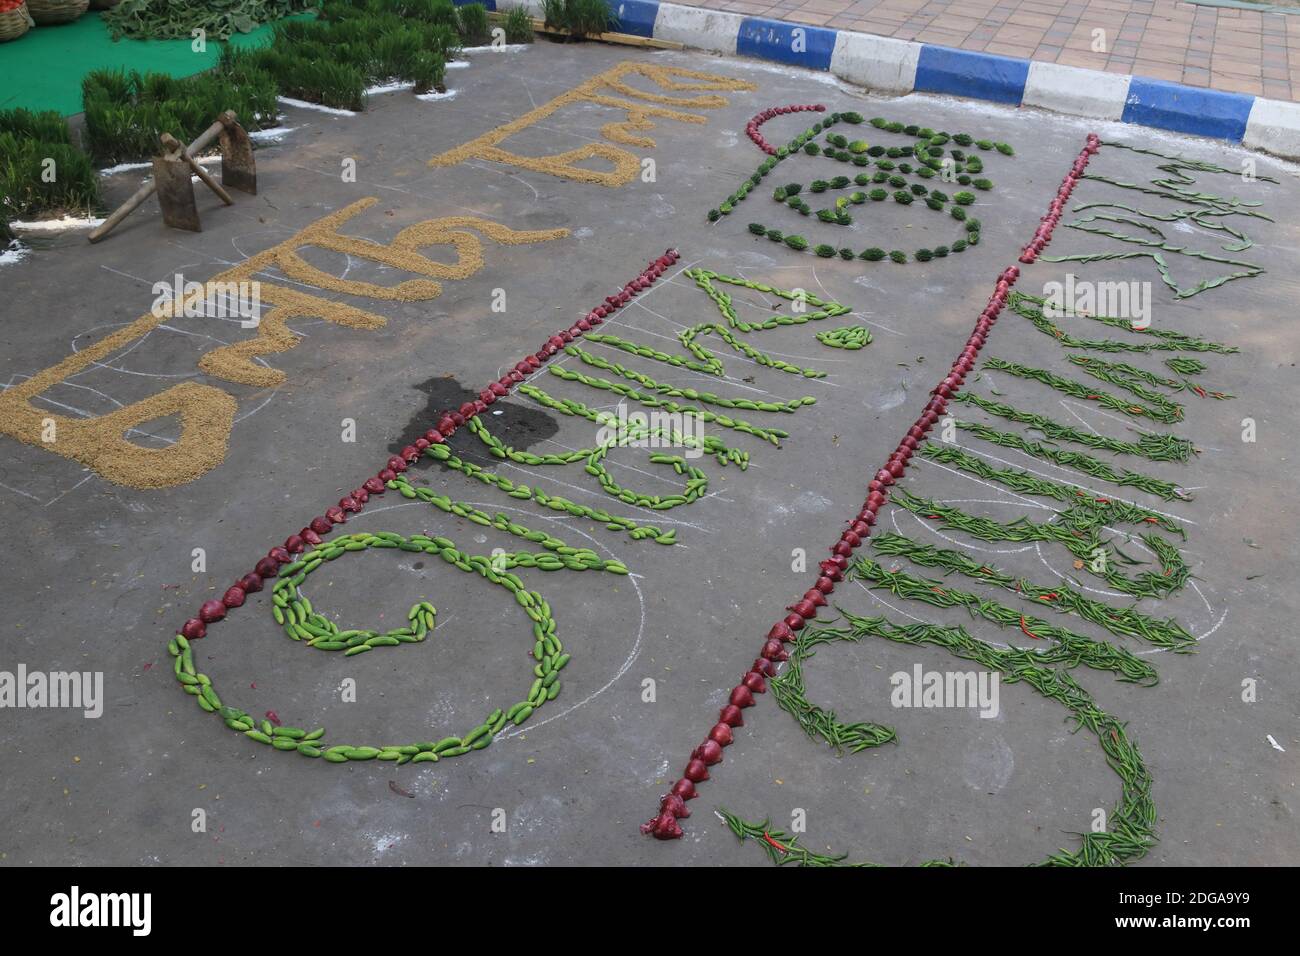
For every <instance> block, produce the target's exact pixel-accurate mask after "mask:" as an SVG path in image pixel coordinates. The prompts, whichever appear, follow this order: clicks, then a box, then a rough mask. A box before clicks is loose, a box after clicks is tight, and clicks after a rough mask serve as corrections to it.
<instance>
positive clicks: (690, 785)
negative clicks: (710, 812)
mask: <svg viewBox="0 0 1300 956" xmlns="http://www.w3.org/2000/svg"><path fill="white" fill-rule="evenodd" d="M669 792H670V793H671V794H673V796H677V797H681V798H682V799H683V800H694V799H695V798H696V797H698V796H699V794H698V793H696V791H695V783H694V781H691V780H688V779H686V778H685V777H682V779H680V780H678V781H677V782H676V783H675V784H673V788H672V790H670V791H669Z"/></svg>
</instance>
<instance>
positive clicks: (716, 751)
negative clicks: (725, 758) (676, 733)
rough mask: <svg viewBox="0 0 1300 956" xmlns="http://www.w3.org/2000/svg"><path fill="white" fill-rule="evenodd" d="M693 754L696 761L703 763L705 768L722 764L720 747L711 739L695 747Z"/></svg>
mask: <svg viewBox="0 0 1300 956" xmlns="http://www.w3.org/2000/svg"><path fill="white" fill-rule="evenodd" d="M695 753H696V754H697V755H698V756H697V757H696V759H697V760H701V761H703V762H704V765H705V766H706V767H712V766H715V765H717V764H720V763H722V745H721V744H719V743H718V742H717V741H716V740H714V739H713V738H709V739H708V740H706V741H704V743H702V744H700V745H699V746H698V747H696V748H695Z"/></svg>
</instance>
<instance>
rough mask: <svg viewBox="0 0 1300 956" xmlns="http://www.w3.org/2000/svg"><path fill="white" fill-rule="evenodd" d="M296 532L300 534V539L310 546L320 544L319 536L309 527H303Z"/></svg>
mask: <svg viewBox="0 0 1300 956" xmlns="http://www.w3.org/2000/svg"><path fill="white" fill-rule="evenodd" d="M298 534H300V535H302V540H304V541H306V542H307V543H308V544H310V545H311V546H312V547H315V546H316V545H318V544H320V543H321V540H322V539H321V536H320V535H318V534H317V533H316V532H315V531H313V530H312V529H311V528H303V529H302V530H301V531H299V532H298Z"/></svg>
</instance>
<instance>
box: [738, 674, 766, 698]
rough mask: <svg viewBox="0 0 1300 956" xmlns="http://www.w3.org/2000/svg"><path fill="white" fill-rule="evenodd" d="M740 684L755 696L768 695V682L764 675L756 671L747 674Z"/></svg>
mask: <svg viewBox="0 0 1300 956" xmlns="http://www.w3.org/2000/svg"><path fill="white" fill-rule="evenodd" d="M740 683H741V686H743V687H745V688H746V689H747V690H750V691H752V692H753V693H755V694H766V693H767V681H766V680H765V679H764V677H763V675H762V674H759V673H757V672H755V671H750V672H749V673H747V674H746V675H745V676H744V678H743V679H742V680H741V682H740Z"/></svg>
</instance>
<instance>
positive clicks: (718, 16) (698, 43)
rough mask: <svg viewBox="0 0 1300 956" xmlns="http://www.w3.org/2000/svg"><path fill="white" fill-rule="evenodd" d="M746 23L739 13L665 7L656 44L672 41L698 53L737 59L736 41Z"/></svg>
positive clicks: (660, 9)
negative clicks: (701, 51)
mask: <svg viewBox="0 0 1300 956" xmlns="http://www.w3.org/2000/svg"><path fill="white" fill-rule="evenodd" d="M744 20H745V17H744V16H743V15H742V14H739V13H723V12H721V11H718V10H705V9H704V8H703V7H683V6H681V5H680V4H676V3H661V4H659V18H658V19H657V20H655V32H654V35H655V39H656V40H669V41H671V42H673V43H683V44H685V45H686V46H688V47H691V48H692V49H696V50H707V51H708V52H709V53H725V54H726V55H727V56H735V55H736V38H737V37H739V36H740V25H741V24H742V23H743V22H744Z"/></svg>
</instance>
